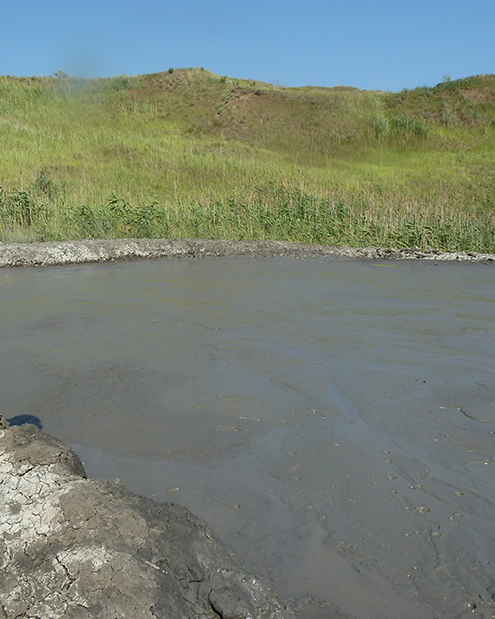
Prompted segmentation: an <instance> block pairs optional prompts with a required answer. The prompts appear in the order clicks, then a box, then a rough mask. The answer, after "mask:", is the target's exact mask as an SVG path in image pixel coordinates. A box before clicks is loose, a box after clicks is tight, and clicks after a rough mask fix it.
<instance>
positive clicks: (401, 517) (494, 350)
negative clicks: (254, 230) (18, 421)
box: [0, 258, 495, 619]
mask: <svg viewBox="0 0 495 619" xmlns="http://www.w3.org/2000/svg"><path fill="white" fill-rule="evenodd" d="M0 301H1V304H0V307H1V309H0V312H1V313H0V346H1V357H0V370H1V371H0V377H1V379H0V380H1V393H2V411H1V412H2V413H3V414H4V415H5V416H7V417H14V416H16V415H23V414H30V415H35V416H37V417H39V419H40V421H41V423H42V425H43V428H44V430H46V431H47V432H49V433H51V434H54V435H56V436H58V437H60V438H61V439H62V440H64V441H65V442H67V443H69V444H71V445H72V446H73V447H74V448H75V449H76V451H77V452H78V453H79V454H80V455H81V456H82V458H83V460H84V462H85V465H86V469H87V471H88V473H89V475H90V476H93V477H108V478H110V479H113V478H116V477H118V478H120V479H121V480H122V482H123V483H124V484H125V485H127V486H128V487H130V488H131V489H132V490H133V491H135V492H139V493H142V494H145V495H148V496H150V497H153V498H155V499H156V500H160V501H163V500H165V501H170V500H173V501H177V502H180V503H182V504H184V505H186V506H188V507H189V508H190V509H192V510H193V511H194V512H195V513H196V514H198V515H200V516H202V517H204V518H205V519H206V520H207V521H208V523H209V524H210V525H211V526H212V527H213V528H214V529H215V530H216V531H217V532H218V533H219V534H220V536H221V537H222V538H223V539H224V541H226V542H227V543H228V544H229V545H230V546H231V547H233V548H234V549H235V550H236V551H237V553H238V554H239V555H240V556H242V557H243V558H244V559H245V561H246V562H247V563H249V564H250V565H251V566H252V567H253V568H254V570H255V571H256V572H258V574H259V575H260V576H261V577H263V578H264V579H265V580H267V581H268V582H269V583H272V586H273V587H274V588H275V589H277V590H278V591H279V592H280V593H281V594H282V595H284V596H285V597H287V598H291V599H292V600H293V602H294V605H295V607H296V610H297V612H298V615H299V616H300V617H302V618H304V619H316V618H317V619H320V618H321V619H323V618H325V619H326V618H330V617H342V616H345V617H353V618H357V619H375V618H376V619H397V617H401V619H423V618H424V619H427V618H428V619H432V618H434V617H442V618H450V617H456V618H459V617H462V618H463V619H464V618H467V617H473V616H476V617H481V618H483V619H487V618H489V617H492V616H495V603H494V600H493V595H494V594H495V582H494V579H495V552H494V550H495V541H494V540H495V374H494V368H495V269H494V267H493V266H490V265H482V264H478V265H470V264H455V263H454V264H450V263H441V264H440V263H438V264H436V263H426V262H414V263H408V262H379V261H375V262H364V261H349V260H344V259H323V260H321V259H309V260H297V259H294V258H283V259H282V258H280V259H278V258H271V259H253V258H250V259H246V258H221V259H209V260H202V261H191V260H181V261H179V260H177V261H157V262H141V263H131V264H125V263H120V264H119V263H118V264H111V265H98V266H79V267H65V268H51V269H45V270H35V269H25V270H2V271H0Z"/></svg>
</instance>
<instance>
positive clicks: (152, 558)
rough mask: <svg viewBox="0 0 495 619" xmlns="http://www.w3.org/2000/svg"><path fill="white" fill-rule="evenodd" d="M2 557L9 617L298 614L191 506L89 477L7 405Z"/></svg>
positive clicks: (281, 617) (0, 504)
mask: <svg viewBox="0 0 495 619" xmlns="http://www.w3.org/2000/svg"><path fill="white" fill-rule="evenodd" d="M0 568H1V569H0V618H6V619H14V618H17V619H21V618H23V619H40V618H44V617H46V618H48V617H50V618H51V619H62V618H63V619H98V618H99V619H115V617H133V618H135V619H191V617H195V618H196V619H220V618H221V619H294V615H293V613H292V612H291V611H290V610H289V609H288V608H286V606H285V604H283V603H282V602H281V601H279V600H278V599H277V598H276V596H275V595H274V594H273V593H272V592H271V591H270V590H269V589H268V588H267V587H265V586H264V585H263V584H261V582H260V581H258V579H257V578H256V577H255V576H253V575H252V573H251V572H250V571H249V570H248V569H247V568H246V567H245V566H244V565H243V564H242V563H241V562H240V561H239V560H238V559H237V558H236V557H234V555H233V554H232V553H231V552H230V551H229V550H228V549H227V548H226V547H225V546H224V545H223V543H222V542H221V541H220V540H219V539H218V538H217V537H216V536H215V534H214V533H213V532H212V531H211V530H210V529H209V528H208V526H207V525H206V523H205V522H203V521H201V520H199V519H198V518H196V517H195V516H194V515H193V514H192V513H191V512H190V511H189V510H187V509H186V508H185V507H181V506H180V505H177V504H175V503H155V502H154V501H152V500H150V499H146V498H145V497H142V496H138V495H135V494H133V493H131V492H130V491H128V490H126V489H125V488H124V487H123V486H121V485H119V484H118V483H112V482H108V481H103V480H100V481H96V480H91V479H87V478H86V475H85V472H84V467H83V465H82V463H81V461H80V459H79V458H78V456H77V455H76V454H75V453H74V452H73V451H72V450H71V449H70V448H69V447H67V446H66V445H64V444H63V443H62V442H60V441H59V440H57V439H55V438H53V437H51V436H49V435H47V434H45V433H44V432H42V431H40V430H39V429H38V428H37V427H36V426H34V425H30V424H24V425H21V426H12V427H10V426H9V423H8V422H7V421H6V420H5V419H3V418H2V416H1V415H0Z"/></svg>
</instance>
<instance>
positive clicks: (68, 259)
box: [0, 239, 495, 267]
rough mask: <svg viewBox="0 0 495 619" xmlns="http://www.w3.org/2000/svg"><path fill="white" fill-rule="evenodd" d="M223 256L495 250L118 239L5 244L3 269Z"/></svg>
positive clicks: (486, 259) (468, 256)
mask: <svg viewBox="0 0 495 619" xmlns="http://www.w3.org/2000/svg"><path fill="white" fill-rule="evenodd" d="M218 256H253V257H270V256H293V257H298V258H310V257H318V256H321V257H329V256H333V257H340V258H355V259H369V260H377V259H382V260H383V259H386V260H437V261H455V262H473V263H475V262H478V263H479V262H483V263H493V262H495V255H494V254H477V253H474V252H441V251H438V250H431V251H420V250H419V249H388V248H354V247H330V246H325V245H301V244H298V243H289V242H285V241H228V240H201V239H183V240H174V239H118V240H95V239H88V240H83V241H63V242H47V243H0V267H48V266H62V265H68V264H86V263H98V262H112V261H116V260H120V261H129V260H153V259H156V258H207V257H218Z"/></svg>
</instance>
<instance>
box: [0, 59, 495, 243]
mask: <svg viewBox="0 0 495 619" xmlns="http://www.w3.org/2000/svg"><path fill="white" fill-rule="evenodd" d="M0 146H1V152H2V156H1V157H0V188H1V189H0V240H3V241H26V240H63V239H73V238H87V237H103V238H104V237H107V238H118V237H127V236H134V237H143V236H150V237H161V236H167V237H179V238H181V237H182V238H185V237H203V238H273V239H287V240H294V241H301V242H309V243H323V244H331V245H334V244H337V245H351V246H391V247H406V246H416V247H420V248H422V249H429V248H438V249H450V250H467V251H487V252H495V75H485V76H475V77H469V78H466V79H463V80H456V81H450V80H446V81H444V82H442V83H441V84H438V85H437V86H434V87H431V88H430V87H420V88H416V89H414V90H404V91H402V92H400V93H391V92H387V93H384V92H379V91H360V90H357V89H355V88H347V87H343V86H340V87H335V88H316V87H309V86H308V87H304V88H284V87H275V86H272V85H269V84H265V83H262V82H256V81H250V80H240V79H233V78H230V77H227V76H224V77H221V76H218V75H214V74H212V73H210V72H208V71H205V70H203V69H177V70H169V71H167V72H164V73H158V74H153V75H144V76H137V77H126V76H119V77H114V78H105V79H95V80H83V79H78V78H70V77H64V76H62V77H58V78H55V77H51V78H48V77H41V78H16V77H0Z"/></svg>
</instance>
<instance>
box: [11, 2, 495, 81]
mask: <svg viewBox="0 0 495 619" xmlns="http://www.w3.org/2000/svg"><path fill="white" fill-rule="evenodd" d="M0 3H1V10H0V75H25V76H31V75H52V74H53V73H55V71H58V70H61V71H65V72H67V73H69V74H71V75H83V76H85V77H94V76H114V75H123V74H125V75H137V74H142V73H156V72H159V71H166V70H167V69H168V68H169V67H173V68H180V67H204V68H205V69H208V70H209V71H212V72H213V73H217V74H219V75H228V76H230V77H237V78H245V79H258V80H262V81H265V82H271V83H278V84H284V85H287V86H303V85H308V84H311V85H314V86H337V85H346V86H355V87H357V88H362V89H369V90H392V91H399V90H402V89H403V88H414V87H416V86H423V85H429V86H433V85H435V84H437V83H438V82H440V81H442V78H443V77H444V76H445V75H450V76H451V78H452V79H457V78H461V77H467V76H469V75H476V74H479V73H495V0H374V1H371V0H305V1H302V0H242V1H241V0H209V1H206V0H175V1H169V0H139V1H138V0H0Z"/></svg>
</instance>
